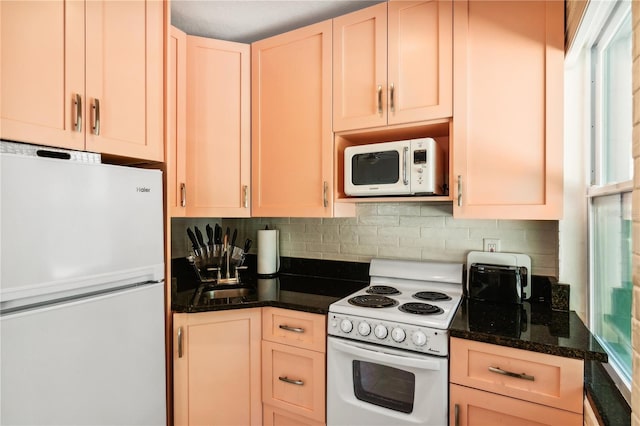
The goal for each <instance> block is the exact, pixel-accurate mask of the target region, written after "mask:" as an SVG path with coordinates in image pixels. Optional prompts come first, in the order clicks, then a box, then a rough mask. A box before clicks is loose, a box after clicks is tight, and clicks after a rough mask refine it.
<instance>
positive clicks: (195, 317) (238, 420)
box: [173, 308, 262, 426]
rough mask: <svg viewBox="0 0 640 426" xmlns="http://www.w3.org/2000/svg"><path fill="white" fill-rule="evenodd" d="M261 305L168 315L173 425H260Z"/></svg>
mask: <svg viewBox="0 0 640 426" xmlns="http://www.w3.org/2000/svg"><path fill="white" fill-rule="evenodd" d="M261 314H262V312H261V308H250V309H233V310H227V311H215V312H202V313H189V314H183V313H180V314H174V315H173V378H174V422H175V425H177V426H181V425H225V426H231V425H238V426H248V425H252V426H259V425H261V424H262V401H261V397H260V380H261V372H260V369H261V363H260V342H261V335H262V333H261V322H262V315H261Z"/></svg>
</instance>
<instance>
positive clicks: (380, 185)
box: [344, 141, 411, 196]
mask: <svg viewBox="0 0 640 426" xmlns="http://www.w3.org/2000/svg"><path fill="white" fill-rule="evenodd" d="M409 149H410V141H398V142H385V143H378V144H373V145H359V146H352V147H347V148H346V149H345V151H344V173H345V175H344V192H345V194H347V195H351V196H380V195H403V194H404V195H406V194H410V193H411V185H410V182H409V179H410V178H409V175H408V173H409V170H408V161H409Z"/></svg>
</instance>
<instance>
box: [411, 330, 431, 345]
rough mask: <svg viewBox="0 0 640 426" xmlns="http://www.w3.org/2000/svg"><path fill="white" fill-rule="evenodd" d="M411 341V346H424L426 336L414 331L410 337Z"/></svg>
mask: <svg viewBox="0 0 640 426" xmlns="http://www.w3.org/2000/svg"><path fill="white" fill-rule="evenodd" d="M411 341H413V344H414V345H416V346H424V345H425V344H426V343H427V335H426V334H424V333H423V332H422V331H416V332H415V333H413V336H411Z"/></svg>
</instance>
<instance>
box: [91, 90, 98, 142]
mask: <svg viewBox="0 0 640 426" xmlns="http://www.w3.org/2000/svg"><path fill="white" fill-rule="evenodd" d="M91 110H92V111H93V125H92V126H91V133H93V134H94V135H96V136H97V135H99V134H100V99H97V98H95V99H94V100H93V105H91Z"/></svg>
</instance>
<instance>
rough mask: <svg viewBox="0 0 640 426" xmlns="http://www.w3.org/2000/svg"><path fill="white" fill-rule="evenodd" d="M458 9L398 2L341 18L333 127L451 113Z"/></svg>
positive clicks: (444, 4)
mask: <svg viewBox="0 0 640 426" xmlns="http://www.w3.org/2000/svg"><path fill="white" fill-rule="evenodd" d="M452 10H453V9H452V2H451V1H448V0H444V1H437V0H432V1H414V2H411V1H398V2H394V1H391V2H388V3H381V4H378V5H376V6H372V7H369V8H366V9H362V10H359V11H356V12H353V13H350V14H347V15H343V16H340V17H338V18H335V19H334V21H333V62H334V63H333V129H334V131H336V132H340V131H345V130H356V129H366V128H372V127H379V126H387V125H395V124H404V123H411V122H419V121H428V120H433V119H439V118H447V117H451V114H452V38H453V34H452V19H453V18H452Z"/></svg>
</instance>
